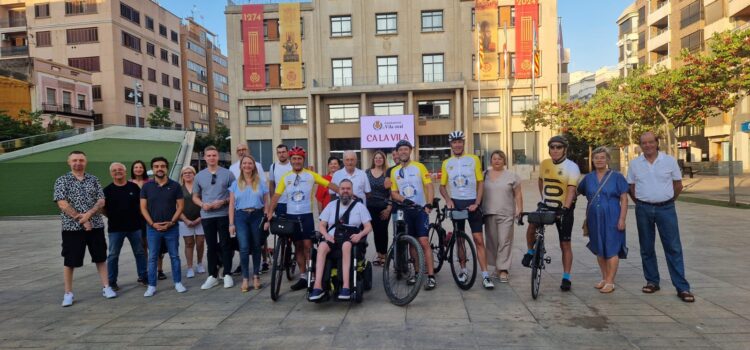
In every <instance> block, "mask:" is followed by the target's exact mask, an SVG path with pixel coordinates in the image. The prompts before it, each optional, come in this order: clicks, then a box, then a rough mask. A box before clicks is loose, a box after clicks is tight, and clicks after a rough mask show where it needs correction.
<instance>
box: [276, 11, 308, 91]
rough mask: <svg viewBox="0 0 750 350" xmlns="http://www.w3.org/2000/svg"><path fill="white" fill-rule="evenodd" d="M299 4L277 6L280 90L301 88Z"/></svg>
mask: <svg viewBox="0 0 750 350" xmlns="http://www.w3.org/2000/svg"><path fill="white" fill-rule="evenodd" d="M300 24H301V23H300V9H299V3H298V2H295V3H281V4H279V43H280V45H279V46H280V47H281V74H282V75H281V88H282V89H301V88H302V34H301V33H302V32H301V28H300Z"/></svg>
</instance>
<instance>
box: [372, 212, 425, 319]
mask: <svg viewBox="0 0 750 350" xmlns="http://www.w3.org/2000/svg"><path fill="white" fill-rule="evenodd" d="M386 201H387V202H388V203H390V204H391V205H392V206H393V208H395V209H396V212H395V213H396V230H395V231H394V233H393V241H392V242H391V246H390V247H389V248H388V253H387V254H386V258H385V264H383V287H384V288H385V294H386V295H388V299H390V300H391V303H393V304H394V305H398V306H403V305H407V304H409V303H410V302H411V301H412V300H414V298H416V297H417V294H419V290H420V289H421V288H422V284H423V283H424V280H425V274H424V272H425V271H426V270H425V269H426V263H425V256H424V250H422V246H421V245H420V244H419V241H418V240H417V239H416V238H414V237H412V236H410V235H409V233H408V228H407V225H406V221H405V219H404V216H405V213H404V210H405V209H412V210H424V207H423V206H420V205H418V204H415V203H413V202H411V201H408V200H407V201H405V202H406V203H399V202H396V201H392V200H389V199H387V200H386Z"/></svg>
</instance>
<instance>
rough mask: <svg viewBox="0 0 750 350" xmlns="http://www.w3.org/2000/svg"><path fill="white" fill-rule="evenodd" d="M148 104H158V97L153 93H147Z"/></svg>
mask: <svg viewBox="0 0 750 350" xmlns="http://www.w3.org/2000/svg"><path fill="white" fill-rule="evenodd" d="M148 105H149V106H153V107H156V106H158V105H159V97H157V96H156V95H154V94H148Z"/></svg>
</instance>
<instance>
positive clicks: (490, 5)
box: [474, 0, 499, 80]
mask: <svg viewBox="0 0 750 350" xmlns="http://www.w3.org/2000/svg"><path fill="white" fill-rule="evenodd" d="M474 7H475V17H476V26H475V29H474V30H476V31H478V35H477V38H476V41H475V42H476V46H477V48H478V50H477V51H478V53H479V57H478V59H479V78H480V79H481V80H497V78H498V65H499V64H498V56H497V50H498V47H497V46H498V42H497V23H498V13H497V0H476V2H475V4H474Z"/></svg>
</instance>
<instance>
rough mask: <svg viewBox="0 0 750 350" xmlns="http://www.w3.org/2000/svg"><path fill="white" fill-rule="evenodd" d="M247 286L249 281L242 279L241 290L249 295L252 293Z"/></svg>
mask: <svg viewBox="0 0 750 350" xmlns="http://www.w3.org/2000/svg"><path fill="white" fill-rule="evenodd" d="M247 284H248V283H247V279H242V287H241V288H240V290H241V291H242V293H247V292H249V291H250V288H249V287H248V286H247Z"/></svg>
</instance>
